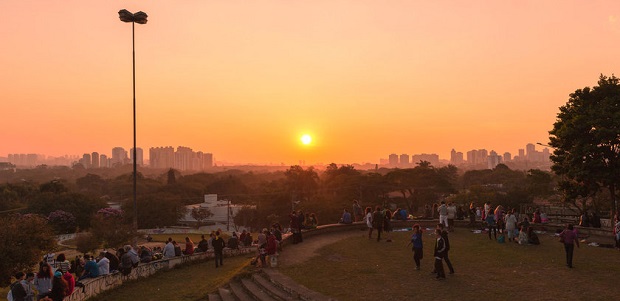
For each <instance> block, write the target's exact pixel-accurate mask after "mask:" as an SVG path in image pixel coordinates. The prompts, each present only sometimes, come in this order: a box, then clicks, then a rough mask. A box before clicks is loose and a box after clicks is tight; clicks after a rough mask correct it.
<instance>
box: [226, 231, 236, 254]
mask: <svg viewBox="0 0 620 301" xmlns="http://www.w3.org/2000/svg"><path fill="white" fill-rule="evenodd" d="M226 245H227V246H228V248H229V249H233V250H236V249H239V238H238V237H237V232H233V233H232V236H231V237H230V238H229V239H228V243H227V244H226Z"/></svg>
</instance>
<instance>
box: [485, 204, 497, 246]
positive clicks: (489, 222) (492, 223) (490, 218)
mask: <svg viewBox="0 0 620 301" xmlns="http://www.w3.org/2000/svg"><path fill="white" fill-rule="evenodd" d="M484 221H485V222H486V223H487V225H488V226H489V239H491V231H493V235H494V237H495V240H497V224H496V223H495V216H494V215H493V211H492V210H489V213H487V216H486V217H485V218H484Z"/></svg>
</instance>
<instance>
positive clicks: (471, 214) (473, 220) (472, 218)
mask: <svg viewBox="0 0 620 301" xmlns="http://www.w3.org/2000/svg"><path fill="white" fill-rule="evenodd" d="M475 225H476V206H475V205H474V202H471V203H470V204H469V224H468V226H470V227H474V226H475Z"/></svg>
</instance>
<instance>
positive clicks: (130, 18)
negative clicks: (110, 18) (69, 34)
mask: <svg viewBox="0 0 620 301" xmlns="http://www.w3.org/2000/svg"><path fill="white" fill-rule="evenodd" d="M118 17H119V18H120V19H121V21H123V22H126V23H131V52H132V55H133V64H132V65H133V226H134V229H135V230H136V231H137V230H138V201H137V194H138V193H137V187H138V184H137V183H138V182H137V179H138V172H137V165H136V161H137V156H136V154H137V151H136V40H135V38H134V36H135V35H134V27H135V25H134V24H136V23H138V24H146V21H147V20H146V18H147V17H148V15H147V14H146V13H145V12H142V11H139V12H137V13H135V14H132V13H131V12H129V11H128V10H126V9H122V10H120V11H118Z"/></svg>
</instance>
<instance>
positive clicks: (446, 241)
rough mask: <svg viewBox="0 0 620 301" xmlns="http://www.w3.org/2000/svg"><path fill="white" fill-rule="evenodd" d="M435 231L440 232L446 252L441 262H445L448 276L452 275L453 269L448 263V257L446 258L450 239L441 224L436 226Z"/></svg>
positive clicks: (450, 263)
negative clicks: (448, 271)
mask: <svg viewBox="0 0 620 301" xmlns="http://www.w3.org/2000/svg"><path fill="white" fill-rule="evenodd" d="M437 229H439V230H440V231H441V237H442V238H443V241H444V244H445V245H446V250H445V252H444V256H443V260H444V261H445V262H446V265H447V266H448V270H450V274H454V268H453V267H452V262H450V257H448V253H449V251H450V239H449V237H448V231H446V229H445V228H444V226H443V224H437Z"/></svg>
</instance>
